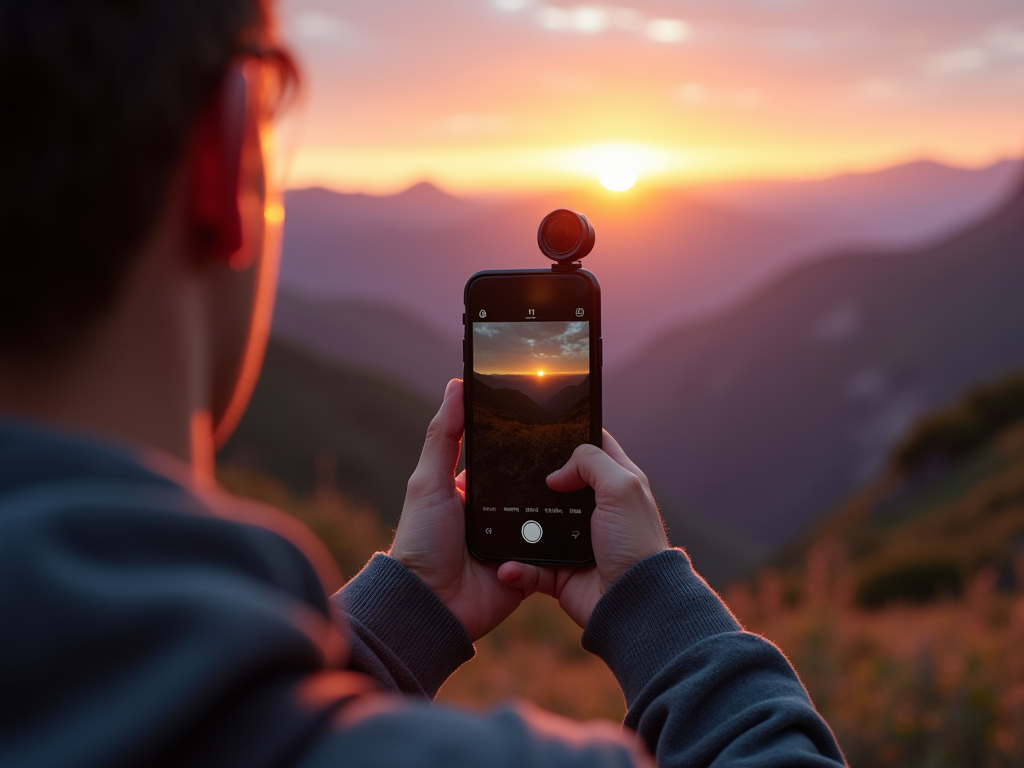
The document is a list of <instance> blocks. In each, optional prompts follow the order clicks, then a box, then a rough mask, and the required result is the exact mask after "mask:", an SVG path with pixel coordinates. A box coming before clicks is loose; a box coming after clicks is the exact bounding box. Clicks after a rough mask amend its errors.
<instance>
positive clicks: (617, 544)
mask: <svg viewBox="0 0 1024 768" xmlns="http://www.w3.org/2000/svg"><path fill="white" fill-rule="evenodd" d="M548 485H549V486H550V487H551V488H553V489H554V490H556V491H566V492H567V491H578V490H580V489H581V488H583V487H585V486H588V485H589V486H590V487H591V488H593V489H594V494H595V497H596V499H597V507H596V509H595V510H594V516H593V518H592V519H591V523H590V529H591V535H592V540H593V544H594V560H595V562H596V565H593V566H591V567H589V568H570V567H560V568H559V567H544V566H536V565H527V564H524V563H515V562H510V563H503V564H502V565H501V567H500V568H499V569H498V578H500V579H501V580H502V581H503V582H505V583H506V584H508V585H510V586H514V587H518V588H519V589H521V590H522V591H523V595H524V597H525V596H526V595H528V594H531V593H533V592H543V593H544V594H547V595H551V596H552V597H554V598H555V599H557V600H558V602H559V604H560V605H561V606H562V609H563V610H564V611H565V612H566V613H567V614H568V615H569V616H570V618H572V619H573V621H575V622H576V623H577V624H579V625H580V626H581V627H586V626H587V622H588V621H589V620H590V614H591V613H592V612H593V610H594V606H595V605H597V601H598V600H600V599H601V595H603V594H604V593H605V591H606V590H607V589H608V587H610V586H611V585H612V583H613V582H614V581H615V580H616V579H618V578H619V577H620V576H621V575H622V574H623V573H625V572H626V571H627V570H629V569H630V568H631V567H632V566H633V565H635V564H636V563H637V562H639V561H640V560H642V559H643V558H645V557H647V556H648V555H653V554H656V553H658V552H663V551H664V550H666V549H669V548H670V547H669V543H668V536H666V535H665V526H664V524H663V523H662V521H661V515H660V514H659V513H658V505H657V504H656V503H655V501H654V495H653V494H652V493H651V485H650V483H649V482H648V481H647V476H646V475H644V473H643V472H641V471H640V469H639V467H637V466H636V464H634V463H633V462H632V461H630V460H629V457H628V456H626V454H625V452H623V450H622V448H621V447H619V444H618V443H617V442H615V440H614V438H612V436H611V435H610V434H608V432H607V431H605V433H604V450H603V451H602V450H601V449H600V448H597V447H595V446H593V445H581V446H580V447H579V448H577V449H576V451H575V452H574V453H573V455H572V458H570V459H569V461H568V463H566V465H565V466H564V467H562V468H561V469H560V470H558V471H557V472H554V473H552V474H551V475H550V476H549V477H548Z"/></svg>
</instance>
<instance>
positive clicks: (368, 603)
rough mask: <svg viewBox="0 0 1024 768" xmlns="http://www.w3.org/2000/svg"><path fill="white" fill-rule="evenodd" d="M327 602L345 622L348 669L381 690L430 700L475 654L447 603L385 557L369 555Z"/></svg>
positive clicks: (403, 567)
mask: <svg viewBox="0 0 1024 768" xmlns="http://www.w3.org/2000/svg"><path fill="white" fill-rule="evenodd" d="M331 603H332V605H333V607H334V609H335V610H336V611H338V612H340V613H342V614H343V615H344V617H345V618H344V621H345V622H346V623H347V624H348V626H349V635H350V654H351V655H350V658H349V665H348V666H349V669H351V670H353V671H355V672H362V673H364V674H367V675H369V676H370V677H372V678H373V679H374V680H376V681H377V683H378V684H379V685H380V686H381V688H383V689H384V690H385V691H389V692H392V693H404V694H407V695H412V696H417V697H422V698H426V699H433V698H434V696H436V695H437V691H438V689H439V688H440V687H441V685H442V684H443V683H444V681H445V680H447V679H448V678H449V677H450V676H451V675H452V673H454V672H455V670H456V669H458V668H459V667H460V666H462V665H463V664H465V663H466V662H467V661H469V660H470V659H471V658H473V656H474V654H475V653H476V651H475V649H474V648H473V643H472V642H471V641H470V639H469V635H467V634H466V630H465V629H464V628H463V626H462V624H460V623H459V620H458V619H456V618H455V616H454V614H452V612H451V611H449V610H448V608H447V606H445V604H444V603H442V602H441V600H440V599H439V598H438V597H437V596H436V595H435V594H434V593H433V592H431V591H430V588H429V587H427V586H426V585H425V584H424V583H423V582H422V581H420V579H419V578H418V577H417V576H416V575H415V574H414V573H413V572H412V571H410V570H409V569H408V568H406V567H405V566H404V565H402V564H401V563H399V562H398V561H397V560H394V559H392V558H390V557H388V556H387V555H384V554H379V553H378V554H377V555H374V557H373V558H372V559H371V560H370V562H369V563H367V565H366V567H365V568H363V570H362V571H360V572H359V574H358V575H357V576H356V577H355V578H353V579H352V580H351V581H350V582H349V583H348V584H346V585H345V586H344V587H343V588H342V589H341V590H339V591H338V592H337V593H336V594H335V595H334V596H333V597H332V598H331Z"/></svg>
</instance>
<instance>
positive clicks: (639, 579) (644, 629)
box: [582, 549, 740, 707]
mask: <svg viewBox="0 0 1024 768" xmlns="http://www.w3.org/2000/svg"><path fill="white" fill-rule="evenodd" d="M739 629H740V625H739V624H738V623H737V622H736V619H734V618H733V616H732V614H731V613H729V609H728V608H726V607H725V604H724V603H723V602H722V601H721V600H719V599H718V595H716V594H715V593H714V591H712V589H711V587H709V586H708V585H707V583H705V581H704V579H702V578H701V577H700V576H698V575H697V574H696V573H695V572H694V570H693V566H692V565H690V558H689V557H687V555H686V553H685V552H683V551H682V550H678V549H670V550H668V551H666V552H659V553H658V554H656V555H651V556H650V557H645V558H644V559H643V560H641V561H640V562H638V563H637V564H636V565H634V566H633V567H632V568H630V569H629V570H628V571H626V572H625V573H624V574H622V576H620V577H619V579H618V580H617V581H616V582H615V583H614V584H612V585H611V587H609V588H608V591H607V592H605V593H604V595H603V596H602V597H601V599H600V600H598V602H597V605H596V606H595V607H594V612H593V613H592V614H591V615H590V621H589V622H587V628H586V631H584V633H583V638H582V643H583V647H584V649H586V650H588V651H590V652H591V653H593V654H595V655H597V656H600V657H601V658H602V659H603V660H604V662H605V664H607V665H608V668H609V669H611V671H612V673H613V674H614V675H615V679H616V680H618V681H619V685H620V686H621V687H622V692H623V694H624V695H625V697H626V705H627V707H632V706H633V702H634V701H635V700H636V698H637V696H639V695H640V692H641V691H642V690H643V689H644V687H645V686H646V685H647V684H648V683H649V682H650V681H651V680H652V679H653V678H654V676H655V675H657V674H658V672H659V671H661V670H662V669H664V668H665V667H666V666H667V665H668V664H669V663H670V662H671V661H672V660H673V659H675V658H676V657H677V656H679V654H681V653H682V652H683V651H685V650H686V649H687V648H689V647H690V646H692V645H693V644H694V643H696V642H698V641H699V640H703V639H704V638H707V637H710V636H712V635H719V634H723V633H726V632H736V631H738V630H739Z"/></svg>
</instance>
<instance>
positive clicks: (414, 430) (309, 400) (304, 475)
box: [218, 340, 436, 526]
mask: <svg viewBox="0 0 1024 768" xmlns="http://www.w3.org/2000/svg"><path fill="white" fill-rule="evenodd" d="M435 411H436V404H431V403H427V402H426V401H425V400H424V399H423V398H421V397H419V396H418V395H416V394H415V393H413V392H410V391H409V390H408V389H406V388H405V387H403V386H401V385H399V384H396V383H395V382H393V381H391V380H390V379H387V378H385V377H382V376H376V375H373V374H369V373H366V372H363V371H359V370H356V369H353V368H346V367H344V366H340V365H337V364H334V363H327V362H325V361H323V360H321V359H319V358H317V357H315V356H313V355H311V354H309V353H307V352H303V351H300V350H298V349H296V348H294V347H292V346H290V345H289V344H287V343H285V342H282V341H280V340H272V341H271V342H270V346H269V347H268V349H267V357H266V362H265V364H264V366H263V373H262V374H261V376H260V380H259V383H258V384H257V386H256V391H255V392H254V393H253V398H252V403H251V404H250V406H249V410H248V411H247V412H246V414H245V417H244V418H243V419H242V422H241V424H239V426H238V430H237V431H236V432H235V434H234V435H233V436H232V438H231V440H229V441H228V443H227V445H225V446H224V448H223V450H221V452H220V454H219V456H218V461H219V463H220V464H222V465H229V466H230V465H234V466H241V467H247V468H250V469H254V470H259V471H261V472H263V473H266V474H269V475H271V476H273V477H275V478H277V479H278V480H280V481H282V482H283V483H284V484H285V485H286V486H287V487H288V488H289V489H291V490H292V491H293V492H296V493H299V494H304V495H305V494H309V493H311V492H312V491H314V490H315V489H317V488H318V487H321V486H327V487H337V488H340V489H342V491H343V493H344V495H345V496H346V497H348V498H351V499H353V500H355V501H356V502H358V503H364V504H367V505H369V506H371V507H373V508H374V509H376V510H377V511H378V512H379V513H380V515H381V519H382V520H383V521H384V522H385V523H386V524H387V525H389V526H393V525H394V524H395V523H396V522H397V520H398V517H399V514H400V512H401V509H402V501H403V499H404V498H405V487H406V483H407V482H408V479H409V475H411V474H412V471H413V469H415V467H416V462H417V461H418V459H419V454H420V450H421V449H422V447H423V438H424V435H425V434H426V431H427V425H428V424H429V423H430V419H431V418H433V415H434V413H435Z"/></svg>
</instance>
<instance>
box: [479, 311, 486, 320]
mask: <svg viewBox="0 0 1024 768" xmlns="http://www.w3.org/2000/svg"><path fill="white" fill-rule="evenodd" d="M485 317H487V310H486V309H481V310H480V319H481V320H483V319H484V318H485Z"/></svg>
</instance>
